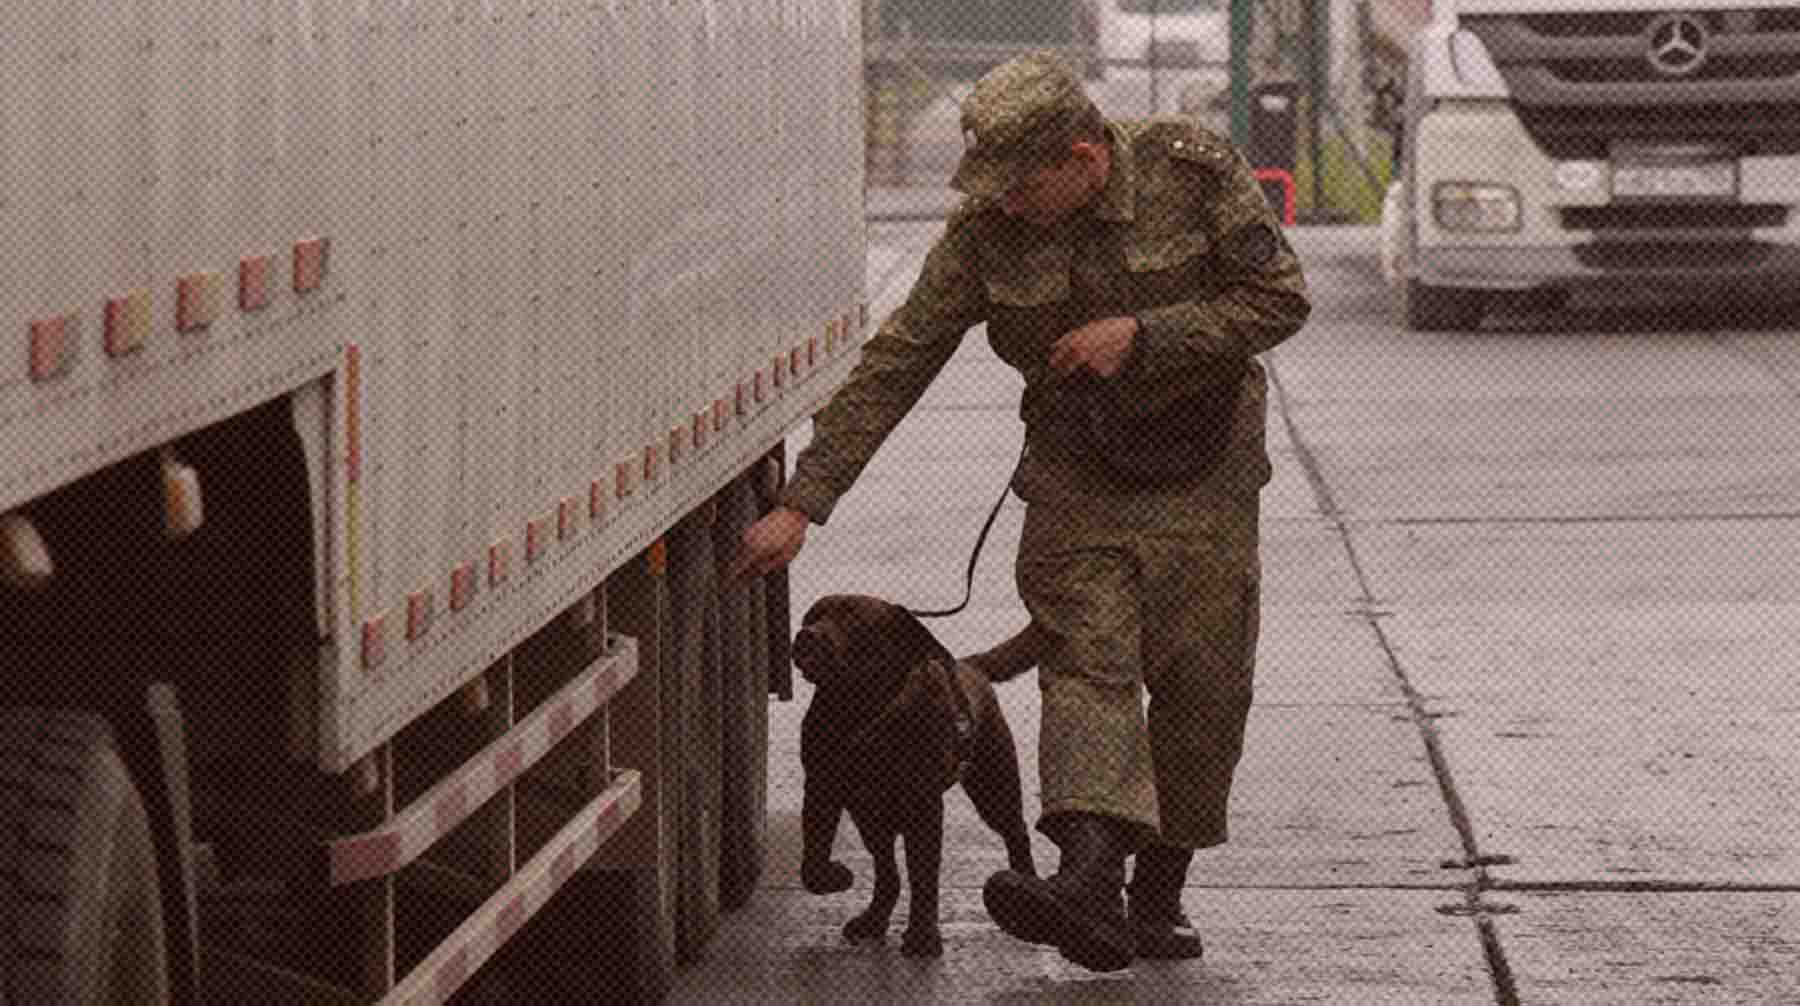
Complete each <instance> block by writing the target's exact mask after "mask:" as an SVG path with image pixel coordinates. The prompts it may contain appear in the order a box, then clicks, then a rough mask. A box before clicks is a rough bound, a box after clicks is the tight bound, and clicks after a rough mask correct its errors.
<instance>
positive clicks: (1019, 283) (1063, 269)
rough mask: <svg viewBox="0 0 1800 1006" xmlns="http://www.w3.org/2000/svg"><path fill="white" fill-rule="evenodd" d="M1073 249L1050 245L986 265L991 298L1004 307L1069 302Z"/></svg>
mask: <svg viewBox="0 0 1800 1006" xmlns="http://www.w3.org/2000/svg"><path fill="white" fill-rule="evenodd" d="M1069 260H1070V254H1069V249H1068V248H1067V247H1065V246H1063V245H1046V246H1044V247H1041V248H1034V249H1032V250H1030V251H1028V252H1023V253H1021V254H1018V255H1017V256H1008V255H1000V254H996V255H995V256H993V258H991V259H990V260H989V261H988V262H987V263H986V266H987V268H986V270H985V271H986V273H987V295H988V299H989V300H991V301H993V302H994V303H995V304H996V305H998V306H1000V307H1003V308H1033V307H1046V306H1048V305H1051V304H1056V303H1058V302H1061V301H1066V300H1068V299H1069Z"/></svg>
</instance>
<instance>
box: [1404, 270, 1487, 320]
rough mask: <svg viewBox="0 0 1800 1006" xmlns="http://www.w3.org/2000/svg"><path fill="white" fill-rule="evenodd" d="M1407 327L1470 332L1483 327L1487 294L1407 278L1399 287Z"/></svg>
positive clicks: (1480, 291)
mask: <svg viewBox="0 0 1800 1006" xmlns="http://www.w3.org/2000/svg"><path fill="white" fill-rule="evenodd" d="M1400 290H1401V294H1400V301H1401V307H1402V313H1403V314H1404V316H1405V319H1406V327H1407V328H1409V329H1411V330H1412V331H1414V332H1467V331H1473V330H1474V329H1476V328H1479V327H1480V326H1481V316H1482V315H1483V314H1485V313H1487V294H1486V292H1485V291H1482V290H1468V289H1463V288H1461V287H1451V286H1427V285H1425V284H1424V283H1421V282H1419V281H1418V280H1416V279H1410V278H1409V279H1407V280H1405V281H1404V282H1403V283H1402V284H1401V286H1400Z"/></svg>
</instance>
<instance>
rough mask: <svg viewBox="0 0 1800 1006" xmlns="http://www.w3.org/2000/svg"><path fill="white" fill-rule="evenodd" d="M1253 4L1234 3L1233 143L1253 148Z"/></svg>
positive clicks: (1233, 0) (1238, 0) (1249, 0)
mask: <svg viewBox="0 0 1800 1006" xmlns="http://www.w3.org/2000/svg"><path fill="white" fill-rule="evenodd" d="M1252 2H1253V0H1231V142H1232V143H1235V144H1237V145H1238V147H1240V148H1242V149H1244V150H1248V149H1249V147H1250V29H1251V26H1252V25H1253V24H1255V21H1256V18H1255V11H1253V10H1252V9H1251V6H1250V5H1251V3H1252Z"/></svg>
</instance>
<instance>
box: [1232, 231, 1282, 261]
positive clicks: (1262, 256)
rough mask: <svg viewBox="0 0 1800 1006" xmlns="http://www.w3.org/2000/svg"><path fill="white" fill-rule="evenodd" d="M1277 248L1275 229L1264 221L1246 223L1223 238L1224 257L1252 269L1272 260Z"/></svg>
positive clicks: (1278, 247) (1278, 246)
mask: <svg viewBox="0 0 1800 1006" xmlns="http://www.w3.org/2000/svg"><path fill="white" fill-rule="evenodd" d="M1279 249H1280V243H1279V242H1278V241H1277V240H1276V238H1275V231H1274V230H1273V229H1272V228H1270V227H1269V225H1268V224H1265V223H1254V224H1246V225H1244V226H1243V227H1239V228H1238V229H1237V230H1235V231H1232V232H1231V233H1230V234H1229V235H1227V236H1226V238H1225V247H1224V252H1225V257H1226V258H1229V259H1231V260H1232V261H1234V262H1237V263H1238V264H1240V265H1246V266H1249V267H1250V268H1252V269H1261V268H1262V267H1264V266H1266V265H1268V264H1269V263H1270V262H1273V261H1274V260H1275V253H1276V252H1277V251H1278V250H1279Z"/></svg>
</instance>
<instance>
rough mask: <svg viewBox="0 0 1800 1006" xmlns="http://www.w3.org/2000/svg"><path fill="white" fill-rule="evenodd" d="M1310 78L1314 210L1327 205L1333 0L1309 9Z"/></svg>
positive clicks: (1318, 2) (1315, 0)
mask: <svg viewBox="0 0 1800 1006" xmlns="http://www.w3.org/2000/svg"><path fill="white" fill-rule="evenodd" d="M1307 14H1308V16H1307V19H1306V29H1307V30H1306V42H1307V60H1306V62H1307V68H1306V72H1307V78H1308V81H1309V83H1310V85H1311V87H1310V92H1311V93H1310V95H1309V97H1310V99H1311V100H1309V101H1308V102H1307V103H1306V104H1307V114H1306V118H1307V123H1306V132H1307V136H1308V145H1309V146H1310V147H1311V150H1310V153H1311V156H1312V190H1313V191H1312V196H1313V198H1312V206H1313V212H1314V213H1315V214H1316V213H1319V212H1321V211H1323V210H1324V209H1325V105H1326V103H1327V102H1329V101H1330V100H1331V81H1330V74H1331V0H1312V4H1311V6H1310V7H1309V8H1308V10H1307Z"/></svg>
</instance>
